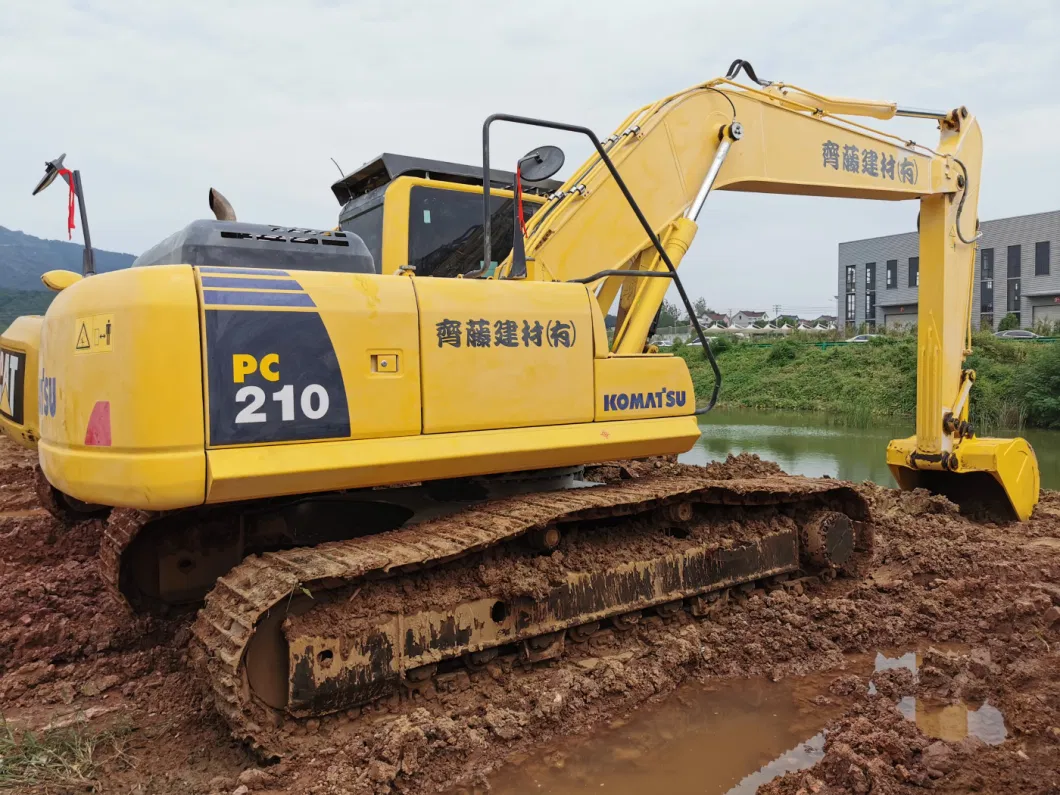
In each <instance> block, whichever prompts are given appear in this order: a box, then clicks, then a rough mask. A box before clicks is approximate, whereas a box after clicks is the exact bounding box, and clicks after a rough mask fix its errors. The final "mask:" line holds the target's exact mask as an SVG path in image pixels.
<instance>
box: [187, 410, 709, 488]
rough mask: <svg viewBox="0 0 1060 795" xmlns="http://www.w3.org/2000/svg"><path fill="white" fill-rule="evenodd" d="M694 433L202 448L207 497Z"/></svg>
mask: <svg viewBox="0 0 1060 795" xmlns="http://www.w3.org/2000/svg"><path fill="white" fill-rule="evenodd" d="M698 438H699V425H698V424H697V422H696V418H695V417H671V418H666V419H657V420H633V421H627V422H605V423H592V422H590V423H583V424H580V425H556V426H551V427H541V428H518V429H511V430H497V431H469V432H465V433H443V434H431V435H424V436H410V437H402V438H396V439H366V440H363V441H350V442H319V443H316V444H296V445H283V446H279V447H241V448H226V449H223V450H211V451H210V452H209V455H208V458H209V483H208V495H207V500H208V501H209V502H211V503H213V502H229V501H232V500H246V499H254V498H259V497H263V496H270V495H276V494H302V493H305V492H309V491H324V490H333V489H348V488H358V487H363V486H373V485H386V484H391V483H403V482H407V481H417V480H432V479H438V478H452V477H467V476H471V475H485V474H491V473H498V472H518V471H524V470H529V469H545V468H549V467H560V466H574V465H577V464H586V463H590V462H594V461H610V460H614V459H618V458H639V457H644V456H649V455H669V454H675V453H683V452H685V451H687V450H689V449H690V448H691V447H692V445H693V444H695V442H696V440H697V439H698Z"/></svg>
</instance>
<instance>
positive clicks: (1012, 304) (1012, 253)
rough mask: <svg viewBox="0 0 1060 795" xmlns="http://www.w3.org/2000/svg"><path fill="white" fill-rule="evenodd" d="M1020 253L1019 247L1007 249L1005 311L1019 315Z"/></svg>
mask: <svg viewBox="0 0 1060 795" xmlns="http://www.w3.org/2000/svg"><path fill="white" fill-rule="evenodd" d="M1021 256H1022V251H1021V250H1020V247H1019V246H1009V247H1008V264H1007V270H1008V291H1007V294H1008V300H1007V301H1006V302H1005V310H1006V311H1008V312H1015V313H1016V314H1019V311H1020V262H1021Z"/></svg>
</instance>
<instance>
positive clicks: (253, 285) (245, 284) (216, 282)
mask: <svg viewBox="0 0 1060 795" xmlns="http://www.w3.org/2000/svg"><path fill="white" fill-rule="evenodd" d="M202 286H203V287H242V288H245V289H248V290H301V289H302V285H300V284H299V283H298V282H296V281H295V280H294V279H237V278H235V277H233V276H203V277H202Z"/></svg>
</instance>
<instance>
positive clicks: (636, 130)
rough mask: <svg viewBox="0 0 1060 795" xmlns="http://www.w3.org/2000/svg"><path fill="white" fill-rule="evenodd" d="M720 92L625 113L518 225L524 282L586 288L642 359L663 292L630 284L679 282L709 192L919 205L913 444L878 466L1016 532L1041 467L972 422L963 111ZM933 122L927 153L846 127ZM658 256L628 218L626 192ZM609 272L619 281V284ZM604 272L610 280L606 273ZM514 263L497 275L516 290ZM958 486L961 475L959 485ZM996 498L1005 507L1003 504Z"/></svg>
mask: <svg viewBox="0 0 1060 795" xmlns="http://www.w3.org/2000/svg"><path fill="white" fill-rule="evenodd" d="M742 66H746V64H744V63H743V62H735V63H734V65H733V68H732V69H730V73H729V75H728V76H726V77H725V78H719V79H716V80H712V81H710V82H707V83H703V84H701V85H698V86H694V87H692V88H690V89H688V90H685V91H682V92H679V93H677V94H674V95H672V96H669V97H666V98H664V99H662V100H659V101H658V102H655V103H653V104H651V105H647V106H645V107H643V108H641V109H639V110H638V111H636V112H635V113H633V114H631V115H630V116H629V117H628V118H627V119H626V120H625V121H624V122H623V124H622V125H621V126H620V127H619V128H618V129H617V130H616V131H615V132H614V133H613V134H612V135H611V136H610V137H608V138H607V139H606V140H605V141H603V142H602V149H603V150H604V152H606V155H607V158H608V159H609V160H610V161H611V164H608V163H605V162H604V158H603V157H601V156H600V155H599V154H597V155H594V156H593V157H591V158H590V159H589V160H587V161H586V162H585V163H584V164H583V165H582V166H581V167H579V168H578V169H577V170H576V171H575V172H574V174H573V176H572V177H571V178H570V179H568V180H567V181H566V183H565V184H564V185H563V186H562V188H560V189H559V190H558V191H557V192H556V193H554V194H553V195H552V196H551V197H550V200H549V202H548V203H547V204H546V206H545V207H544V208H543V209H542V210H541V211H539V212H538V213H536V214H535V215H534V217H533V218H532V219H531V220H530V221H529V223H528V224H527V231H526V241H525V250H526V260H527V264H526V275H527V278H530V279H537V280H555V281H570V280H587V279H590V280H591V277H593V276H594V275H595V274H601V276H600V278H599V279H596V280H594V284H595V285H596V296H597V300H598V302H599V304H600V308H601V310H602V311H604V312H607V311H609V310H610V309H611V307H612V306H613V305H614V303H615V300H616V298H617V299H618V301H619V306H618V326H617V328H616V333H615V336H614V340H613V342H612V345H611V352H612V354H613V355H632V354H640V353H641V352H643V351H644V349H645V344H646V341H647V339H648V337H649V334H650V329H651V326H652V322H653V320H654V318H655V316H656V314H657V312H658V310H659V307H660V306H661V304H662V300H663V297H664V296H665V294H666V291H667V289H668V287H669V285H670V281H669V280H668V279H662V278H640V277H639V276H638V275H639V274H643V273H644V272H657V273H662V272H666V271H667V270H668V268H669V267H671V265H672V266H673V267H674V268H676V267H677V266H678V265H679V264H680V262H681V259H682V257H683V255H684V254H685V252H687V250H688V248H689V246H690V245H691V243H692V240H693V239H694V237H695V235H696V232H697V231H698V225H697V223H696V219H697V218H698V216H699V214H700V212H701V210H702V208H703V206H704V203H705V201H706V199H707V197H708V195H709V193H710V192H711V190H712V189H718V190H734V191H746V192H756V193H776V194H793V195H805V196H829V197H835V198H850V199H877V200H885V201H900V200H911V199H918V200H919V201H920V219H919V227H920V291H919V292H920V295H919V310H918V318H919V327H918V345H917V355H918V366H917V414H916V435H915V436H913V437H911V438H909V439H903V440H896V441H894V442H892V443H891V444H890V446H889V447H888V450H887V462H888V464H889V466H890V468H891V470H892V472H893V473H894V476H895V478H896V480H897V481H898V483H899V484H900V485H901V487H902V488H906V489H910V488H916V487H918V486H924V487H928V488H932V489H934V490H936V491H940V492H942V493H946V494H947V495H949V496H951V497H953V498H954V499H956V500H958V501H959V502H962V503H967V502H969V501H970V499H974V500H975V501H981V500H983V498H984V496H985V495H988V494H989V493H990V492H998V491H999V489H998V488H997V487H1000V493H1002V494H1003V502H1004V504H1006V505H1007V506H1008V507H1010V508H1011V509H1012V512H1013V513H1014V514H1015V515H1016V516H1018V517H1019V518H1020V519H1026V518H1028V517H1029V516H1030V514H1031V511H1032V510H1033V507H1034V505H1035V504H1036V503H1037V500H1038V492H1039V476H1038V468H1037V462H1036V459H1035V456H1034V453H1033V451H1032V449H1031V447H1030V445H1029V444H1027V442H1026V441H1024V440H1023V439H1011V440H1005V439H986V438H980V437H977V436H975V434H974V431H973V429H972V428H971V426H970V425H969V423H968V406H969V392H970V389H971V388H972V384H973V382H974V380H975V373H974V372H972V371H970V370H966V369H965V368H964V366H963V361H964V358H965V357H966V356H967V355H968V353H970V348H971V300H972V286H973V284H972V280H973V264H974V257H975V248H976V239H977V235H978V226H979V223H978V220H977V213H976V209H977V205H978V195H979V177H980V172H981V162H982V134H981V132H980V129H979V124H978V122H977V121H976V119H975V117H974V116H973V115H972V114H970V113H969V112H968V110H967V108H964V107H960V108H957V109H955V110H952V111H945V112H943V111H930V110H920V109H913V108H903V107H901V106H899V105H897V104H896V103H888V102H873V101H865V100H857V99H847V98H830V97H826V96H823V95H819V94H816V93H813V92H811V91H808V90H806V89H802V88H798V87H796V86H791V85H787V84H784V83H768V82H766V81H759V80H758V79H757V77H755V76H754V73H753V71H752V70H748V73H749V76H751V77H752V79H753V80H754V81H755V82H756V83H757V85H755V86H748V85H743V84H740V83H737V82H735V80H734V78H735V76H736V74H737V73H738V72H739V68H740V67H742ZM895 116H911V117H920V118H927V119H933V120H936V121H937V123H938V126H939V130H940V138H939V142H938V144H937V145H936V146H935V147H934V148H929V147H927V146H923V145H919V144H916V143H914V142H913V141H909V140H905V139H903V138H900V137H897V136H895V135H893V134H890V133H888V132H885V131H880V130H876V129H873V128H871V127H869V126H867V125H865V124H863V123H861V121H859V120H856V119H852V118H849V117H870V118H875V119H883V120H886V119H891V118H893V117H895ZM609 166H613V168H614V169H616V170H617V171H618V172H619V173H620V174H621V182H622V183H624V187H625V188H626V190H627V191H628V193H629V194H630V195H631V196H632V197H634V198H635V200H636V204H637V206H638V207H639V210H640V212H641V214H642V216H643V218H644V219H645V220H646V223H647V225H648V226H650V227H651V229H652V230H653V232H654V233H655V235H657V237H658V240H659V241H660V242H661V244H662V247H663V248H664V250H665V251H666V254H667V255H668V256H667V258H668V259H669V260H670V264H667V263H666V262H665V261H664V259H663V257H662V256H661V255H660V253H659V251H658V250H657V249H656V247H655V246H654V243H653V241H652V240H651V239H650V237H649V236H648V235H647V234H646V229H645V228H644V227H643V226H642V225H641V224H639V223H637V219H636V218H634V216H633V213H632V212H631V208H630V205H629V202H628V200H627V197H626V196H625V195H624V191H623V185H622V184H619V182H618V181H617V180H616V178H615V177H614V176H613V174H612V171H611V168H610V167H609ZM616 271H622V272H625V271H628V272H629V273H630V274H631V275H630V276H628V277H627V276H624V275H622V274H619V273H615V272H616ZM607 272H610V275H604V274H605V273H607ZM512 273H513V263H512V260H511V258H510V257H509V259H508V260H506V261H505V262H504V263H502V265H501V267H500V268H498V270H497V276H498V277H499V278H505V277H511V276H512ZM961 476H963V477H961ZM999 496H1000V494H999Z"/></svg>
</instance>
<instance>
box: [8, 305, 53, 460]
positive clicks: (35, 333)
mask: <svg viewBox="0 0 1060 795" xmlns="http://www.w3.org/2000/svg"><path fill="white" fill-rule="evenodd" d="M43 325H44V318H43V317H41V316H40V315H25V316H23V317H19V318H15V321H14V322H13V323H12V324H11V325H10V326H8V327H7V329H6V330H5V331H4V334H3V336H2V337H0V430H3V432H4V433H5V434H6V435H7V436H8V437H9V438H10V439H12V440H13V441H15V442H16V443H17V444H20V445H21V446H22V447H25V448H27V449H30V450H32V449H34V448H35V447H36V446H37V439H38V438H40V430H39V428H40V426H39V423H38V422H37V392H38V390H37V387H38V382H37V355H38V352H39V351H40V334H41V327H42V326H43Z"/></svg>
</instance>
